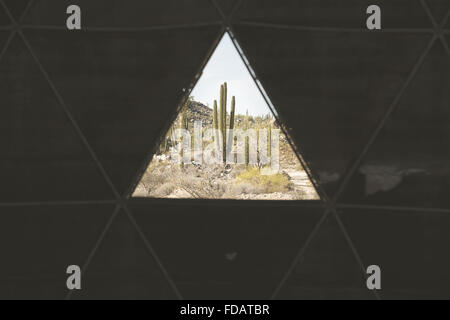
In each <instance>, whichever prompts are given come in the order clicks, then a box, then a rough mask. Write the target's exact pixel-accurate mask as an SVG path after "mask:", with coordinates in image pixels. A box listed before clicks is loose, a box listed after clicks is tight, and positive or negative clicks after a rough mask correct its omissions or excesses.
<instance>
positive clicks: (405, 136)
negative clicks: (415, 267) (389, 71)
mask: <svg viewBox="0 0 450 320" xmlns="http://www.w3.org/2000/svg"><path fill="white" fill-rule="evenodd" d="M449 106H450V59H449V57H448V55H447V54H446V53H445V51H444V50H443V46H442V43H440V42H436V43H435V44H434V46H433V48H432V49H431V51H430V54H429V55H428V56H427V58H426V59H425V61H424V64H423V65H422V67H421V68H420V70H419V71H418V73H417V76H416V77H415V78H414V80H413V82H412V83H411V86H410V87H409V88H408V90H407V91H406V92H405V95H404V96H403V97H402V99H401V102H400V104H399V106H398V108H397V109H396V111H395V112H394V113H393V114H392V116H391V118H390V119H389V121H388V122H387V124H386V126H385V127H384V129H383V130H382V132H381V133H380V135H379V137H378V138H377V140H376V141H375V143H374V145H373V147H372V148H371V149H370V152H369V153H368V155H367V157H366V159H365V161H364V163H363V164H362V165H361V166H360V168H359V169H358V173H357V177H356V179H354V181H352V184H353V188H351V189H350V190H349V192H347V193H346V195H345V197H344V198H343V199H342V201H344V202H352V203H353V202H364V203H370V204H382V205H404V206H418V207H430V208H448V207H450V199H449V196H448V194H449V189H450V149H449V146H450V125H449V123H450V108H449ZM358 189H359V190H363V191H364V192H357V193H355V192H353V190H358Z"/></svg>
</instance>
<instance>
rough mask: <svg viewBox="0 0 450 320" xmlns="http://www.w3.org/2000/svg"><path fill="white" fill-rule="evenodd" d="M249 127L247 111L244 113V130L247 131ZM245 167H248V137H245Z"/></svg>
mask: <svg viewBox="0 0 450 320" xmlns="http://www.w3.org/2000/svg"><path fill="white" fill-rule="evenodd" d="M248 127H249V117H248V110H247V112H246V113H245V130H248ZM244 152H245V165H246V166H248V164H249V162H250V145H249V139H248V137H245V149H244Z"/></svg>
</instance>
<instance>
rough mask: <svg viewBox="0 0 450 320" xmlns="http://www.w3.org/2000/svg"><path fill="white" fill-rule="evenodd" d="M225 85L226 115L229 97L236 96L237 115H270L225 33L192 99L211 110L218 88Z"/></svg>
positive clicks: (193, 91)
mask: <svg viewBox="0 0 450 320" xmlns="http://www.w3.org/2000/svg"><path fill="white" fill-rule="evenodd" d="M224 82H227V87H228V99H227V101H228V112H229V110H230V102H231V97H232V96H235V97H236V114H245V113H246V111H247V110H248V113H249V114H250V115H253V116H256V115H266V114H271V111H270V109H269V107H268V106H267V104H266V102H265V101H264V98H263V97H262V95H261V93H260V92H259V90H258V88H257V87H256V84H255V82H254V81H253V78H252V77H251V76H250V74H249V73H248V70H247V68H246V67H245V64H244V62H243V61H242V59H241V57H240V56H239V53H238V52H237V51H236V48H235V47H234V45H233V42H232V40H231V38H230V36H229V35H228V33H225V35H224V36H223V38H222V39H221V40H220V43H219V45H218V46H217V48H216V51H214V53H213V55H212V56H211V59H210V60H209V61H208V63H207V64H206V67H205V69H204V70H203V74H202V75H201V77H200V79H199V81H198V82H197V85H196V86H195V87H194V90H192V93H191V96H193V97H194V99H195V100H196V101H199V102H201V103H203V104H205V105H209V107H210V108H212V106H213V103H214V100H219V92H220V85H221V84H222V83H224Z"/></svg>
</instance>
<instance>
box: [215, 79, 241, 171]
mask: <svg viewBox="0 0 450 320" xmlns="http://www.w3.org/2000/svg"><path fill="white" fill-rule="evenodd" d="M227 91H228V89H227V83H226V82H225V83H224V84H222V85H221V86H220V97H219V110H217V100H214V107H213V126H214V129H217V130H219V132H220V133H221V134H222V151H223V153H222V157H223V162H224V163H225V162H226V155H227V144H232V143H233V136H230V137H228V138H227ZM235 107H236V98H235V97H234V96H233V98H232V99H231V112H230V123H229V127H228V128H229V129H230V130H232V129H234V115H235ZM216 140H217V141H219V139H218V138H217V139H216Z"/></svg>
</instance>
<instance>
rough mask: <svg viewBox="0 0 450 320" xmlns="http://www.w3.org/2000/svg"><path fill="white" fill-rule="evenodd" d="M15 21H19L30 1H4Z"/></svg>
mask: <svg viewBox="0 0 450 320" xmlns="http://www.w3.org/2000/svg"><path fill="white" fill-rule="evenodd" d="M3 2H4V3H5V4H6V6H7V8H8V10H9V12H10V13H11V15H12V16H13V18H14V19H16V20H18V19H19V18H20V17H21V16H22V14H23V12H24V11H25V8H26V7H27V4H28V3H29V2H30V0H3Z"/></svg>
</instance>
